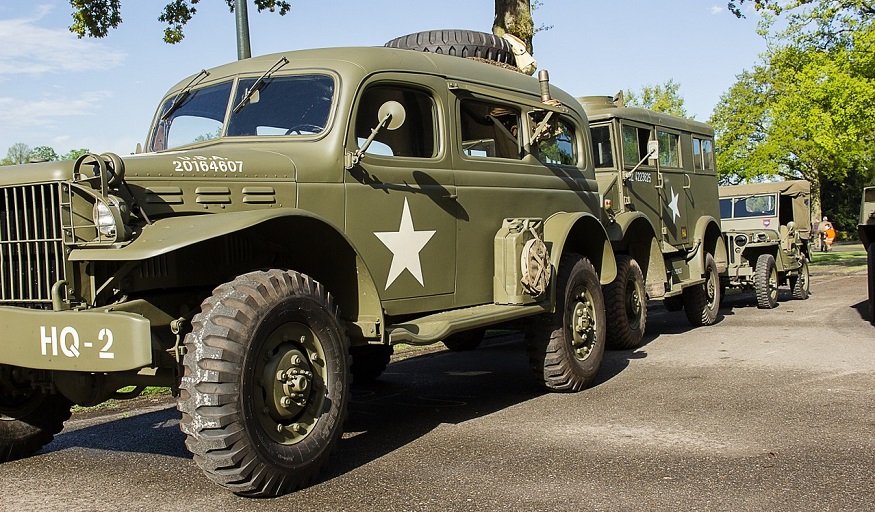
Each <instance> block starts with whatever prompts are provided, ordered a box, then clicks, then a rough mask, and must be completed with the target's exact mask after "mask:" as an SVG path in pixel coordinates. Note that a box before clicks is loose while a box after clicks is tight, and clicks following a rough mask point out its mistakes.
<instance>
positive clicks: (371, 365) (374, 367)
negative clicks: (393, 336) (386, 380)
mask: <svg viewBox="0 0 875 512" xmlns="http://www.w3.org/2000/svg"><path fill="white" fill-rule="evenodd" d="M392 352H393V349H392V346H391V345H359V346H355V347H349V354H350V356H352V366H350V369H349V371H350V373H352V381H353V382H354V383H356V384H368V383H371V382H374V381H375V380H377V378H378V377H379V376H380V375H382V374H383V372H384V371H386V367H387V366H389V361H390V360H391V358H392Z"/></svg>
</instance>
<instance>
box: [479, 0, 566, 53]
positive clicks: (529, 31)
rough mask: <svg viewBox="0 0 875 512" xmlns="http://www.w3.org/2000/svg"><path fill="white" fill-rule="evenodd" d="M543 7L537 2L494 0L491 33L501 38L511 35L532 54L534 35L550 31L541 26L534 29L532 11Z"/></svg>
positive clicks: (546, 27)
mask: <svg viewBox="0 0 875 512" xmlns="http://www.w3.org/2000/svg"><path fill="white" fill-rule="evenodd" d="M541 5H543V4H542V3H541V2H539V1H538V0H535V1H529V0H495V20H494V21H493V23H492V33H493V34H495V35H497V36H499V37H501V36H503V35H504V34H511V35H513V36H516V37H518V38H520V40H521V41H522V42H524V43H525V44H526V50H528V52H529V53H532V54H534V51H533V50H532V39H533V38H534V36H535V34H537V33H538V32H542V31H544V30H550V29H551V28H553V27H552V26H546V25H541V26H540V27H538V28H535V23H534V21H533V20H532V11H533V10H535V9H537V8H538V7H540V6H541Z"/></svg>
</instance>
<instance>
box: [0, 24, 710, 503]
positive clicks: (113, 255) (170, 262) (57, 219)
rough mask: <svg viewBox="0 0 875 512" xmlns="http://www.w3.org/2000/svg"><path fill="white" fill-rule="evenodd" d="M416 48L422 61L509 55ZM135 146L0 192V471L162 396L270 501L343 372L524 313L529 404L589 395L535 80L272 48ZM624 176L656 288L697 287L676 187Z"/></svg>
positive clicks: (348, 374)
mask: <svg viewBox="0 0 875 512" xmlns="http://www.w3.org/2000/svg"><path fill="white" fill-rule="evenodd" d="M431 35H432V36H434V37H437V38H438V39H439V46H440V47H441V48H442V50H443V51H442V52H440V53H457V54H458V55H464V54H468V55H471V56H477V57H480V58H484V57H486V58H490V59H496V56H497V57H500V58H503V57H502V56H507V55H509V53H510V51H511V50H510V49H509V48H507V47H504V46H502V43H503V42H502V41H501V40H496V39H495V38H493V36H491V35H487V34H480V35H477V34H476V33H469V32H465V31H448V32H442V33H435V34H431ZM148 133H149V134H148V139H147V140H146V141H145V149H144V150H142V151H140V152H138V153H137V154H134V155H130V156H118V155H115V154H110V153H104V154H93V155H85V156H83V157H82V158H79V159H78V160H76V161H70V162H49V163H39V164H28V165H22V166H17V167H9V168H4V170H3V173H2V175H0V193H2V194H3V200H2V201H0V216H2V222H0V228H2V229H0V325H2V332H3V333H4V334H3V336H2V338H0V458H2V460H10V459H15V458H19V457H24V456H27V455H28V454H30V453H32V452H34V451H36V450H38V449H39V448H40V447H41V446H43V445H44V444H45V443H47V442H49V441H50V440H51V439H52V436H53V435H54V434H55V433H57V432H59V431H60V430H61V428H62V426H63V423H64V421H65V420H66V419H68V418H69V417H70V407H71V405H72V404H79V405H95V404H98V403H101V402H103V401H105V400H107V399H110V398H113V397H117V398H125V397H130V396H132V395H136V394H137V392H139V390H141V389H142V387H143V386H147V385H162V386H170V387H171V388H173V389H174V391H175V392H177V393H179V402H178V407H179V410H180V411H181V413H182V420H181V427H182V430H183V431H184V432H185V434H186V435H187V441H186V446H187V447H188V448H189V449H190V450H191V451H192V452H193V453H194V460H195V462H196V463H197V464H198V465H199V466H200V467H201V469H202V470H203V471H204V472H205V473H206V474H207V476H208V477H209V478H210V479H212V480H213V481H215V482H217V483H218V484H220V485H222V486H224V487H226V488H228V489H230V490H231V491H233V492H235V493H238V494H241V495H246V496H276V495H279V494H282V493H285V492H288V491H290V490H293V489H296V488H298V487H300V486H302V485H306V484H307V483H308V482H309V481H310V480H311V479H312V478H314V476H315V475H316V473H317V471H318V470H319V469H320V468H321V467H322V466H324V465H325V464H326V462H327V461H328V458H329V455H330V453H331V452H332V449H333V448H334V447H335V446H336V444H337V442H338V439H339V438H340V435H341V433H342V426H343V421H344V419H345V417H346V412H347V406H348V404H349V401H350V383H351V382H352V376H355V377H356V378H360V379H363V380H366V379H373V378H375V377H376V376H378V375H379V374H380V372H382V370H383V369H384V368H385V366H386V364H387V362H388V361H389V354H390V352H391V347H392V346H393V345H395V344H398V343H410V344H416V345H424V344H430V343H436V342H440V341H442V340H450V343H449V344H450V345H452V344H453V343H452V340H453V339H454V338H453V337H454V336H467V339H462V340H461V341H459V338H456V341H457V342H458V343H457V346H459V344H461V345H462V346H464V345H466V344H469V345H470V344H471V343H472V342H471V336H472V334H470V333H482V329H484V328H485V327H487V326H491V325H496V324H506V323H508V322H511V321H514V320H520V319H526V321H525V326H526V336H527V347H528V357H529V360H530V363H531V366H532V368H533V370H534V375H535V378H536V380H537V382H538V383H539V384H540V385H541V386H543V387H545V388H547V389H549V390H557V391H577V390H581V389H583V388H585V387H587V386H589V385H590V384H591V383H592V382H593V380H594V379H595V376H596V373H597V372H598V369H599V366H600V363H601V360H602V354H603V350H604V343H605V328H606V319H605V308H604V300H603V295H602V286H604V285H608V284H610V283H611V282H612V281H614V279H615V277H616V275H617V271H616V264H615V261H614V251H613V249H612V246H611V240H610V239H609V238H608V234H607V233H606V231H605V228H604V227H603V226H602V222H601V219H600V216H601V215H602V207H603V200H602V198H601V197H600V196H599V192H598V183H597V180H596V172H595V166H594V164H595V162H593V159H592V151H591V147H590V145H591V141H590V138H589V125H588V122H587V119H586V115H585V113H584V112H583V109H582V108H581V106H580V104H579V103H578V102H577V101H576V100H575V99H574V98H573V97H571V96H569V95H568V94H567V93H565V92H563V91H562V90H560V89H558V88H555V87H552V86H551V85H550V84H549V83H548V82H547V80H546V77H544V78H542V79H541V80H540V81H539V80H538V79H535V78H533V77H530V76H526V75H524V74H521V73H519V72H516V71H513V70H508V69H502V68H501V67H499V66H494V65H490V64H484V63H482V62H476V61H473V60H469V59H462V58H458V57H452V56H448V55H439V54H437V53H436V52H429V53H425V52H416V51H410V50H405V49H395V48H336V49H322V50H306V51H295V52H287V53H280V54H274V55H266V56H261V57H255V58H251V59H245V60H241V61H238V62H234V63H231V64H227V65H223V66H219V67H216V68H213V69H208V70H204V71H200V72H198V73H195V74H194V75H192V76H190V77H188V78H185V79H184V80H182V81H181V82H179V83H178V84H177V85H175V86H173V87H172V88H171V89H170V91H168V92H167V94H166V95H165V96H164V98H163V99H162V101H161V103H160V105H159V106H158V109H157V111H156V113H155V116H154V119H153V121H152V125H151V128H150V129H149V132H148ZM682 141H683V142H682V143H683V144H689V143H690V139H689V137H688V136H687V135H686V134H685V133H684V135H683V138H682ZM676 149H677V148H676V147H675V149H674V150H676ZM674 150H673V151H674ZM684 151H687V153H689V151H691V148H690V147H688V146H684ZM687 153H685V156H684V157H683V158H684V159H686V158H687ZM700 156H701V155H700ZM647 171H648V172H650V173H651V174H652V179H651V182H650V183H648V186H650V187H651V188H654V187H656V186H657V185H662V186H663V187H664V190H663V189H662V188H660V189H659V192H658V193H659V194H660V196H659V197H660V198H661V199H662V200H663V201H666V204H665V205H664V208H663V209H662V210H661V211H660V213H659V214H658V216H657V218H656V219H655V220H654V222H657V221H658V222H662V223H659V224H655V225H654V226H653V227H652V229H653V230H654V231H655V232H657V233H659V232H662V230H663V229H667V230H669V232H670V236H669V237H668V238H667V239H666V240H665V244H666V245H662V246H661V247H663V248H664V247H668V244H671V245H672V247H675V246H677V247H678V251H681V252H680V253H679V254H677V255H676V256H675V255H673V256H672V257H671V259H670V260H669V261H668V264H667V265H666V268H665V269H663V268H662V267H660V270H659V271H658V272H657V273H659V274H660V277H661V279H660V281H664V282H666V283H668V284H666V285H665V293H666V294H680V291H681V290H680V286H679V285H676V283H677V282H679V281H680V280H684V282H689V283H691V284H696V285H698V286H699V287H700V288H701V284H702V283H703V282H706V281H708V280H709V279H710V275H711V274H713V273H715V272H716V271H717V267H716V266H715V265H714V261H713V258H711V252H710V251H713V250H715V248H716V247H717V241H716V240H715V239H713V237H709V236H708V233H709V232H710V231H708V230H705V231H702V232H700V231H699V227H700V225H699V223H693V224H690V223H688V222H687V219H688V218H690V217H689V215H690V211H691V209H692V208H698V207H699V206H698V205H697V206H695V207H693V206H691V205H690V204H688V203H689V195H688V193H687V192H686V190H687V189H686V188H685V186H686V185H688V184H689V183H688V182H687V181H684V180H685V179H686V178H680V177H678V178H675V176H674V174H671V177H670V178H668V177H666V178H665V179H663V178H661V177H660V175H659V174H658V173H659V172H660V171H659V169H656V168H653V167H648V168H647ZM636 172H645V171H644V170H636ZM703 172H704V171H703ZM708 172H710V173H712V174H713V169H711V170H709V171H708ZM636 176H637V175H636ZM690 179H691V180H696V179H698V177H697V176H691V177H690ZM635 183H636V185H637V183H638V182H637V181H636V182H635ZM654 190H656V189H655V188H654ZM656 193H657V192H654V194H656ZM669 203H670V204H669ZM616 204H618V205H619V204H622V203H621V202H619V201H618V202H617V203H616ZM714 204H715V205H716V197H715V198H714ZM669 211H670V212H671V213H667V212H669ZM670 215H674V217H671V216H670ZM659 219H663V220H659ZM700 237H702V238H701V239H700ZM662 240H663V239H662V238H660V239H659V241H660V242H662ZM654 243H656V242H654ZM649 247H650V245H648V244H645V245H644V249H647V248H649ZM657 248H658V249H659V248H660V246H657ZM634 254H637V253H634ZM643 254H644V255H645V256H646V254H647V253H646V252H645V253H643ZM673 254H674V253H673ZM659 260H660V262H661V261H662V260H661V259H659ZM688 260H690V261H691V262H692V264H693V268H694V270H692V271H691V273H690V275H688V271H687V270H686V266H685V264H686V262H687V261H688ZM708 297H709V299H708V300H712V301H716V299H717V297H716V295H713V294H712V295H709V296H708ZM691 300H696V301H699V302H698V304H699V306H702V303H704V301H705V300H706V299H705V295H703V293H699V294H698V295H695V297H693V298H691ZM700 309H703V308H701V307H700ZM699 314H703V315H704V314H710V313H707V312H706V311H700V312H699ZM708 318H711V317H710V316H709V317H708ZM706 320H707V319H706ZM466 333H468V334H466ZM474 341H476V337H475V338H474ZM124 386H136V389H135V390H134V391H133V392H131V393H127V394H125V395H119V394H118V393H117V390H119V389H120V388H122V387H124Z"/></svg>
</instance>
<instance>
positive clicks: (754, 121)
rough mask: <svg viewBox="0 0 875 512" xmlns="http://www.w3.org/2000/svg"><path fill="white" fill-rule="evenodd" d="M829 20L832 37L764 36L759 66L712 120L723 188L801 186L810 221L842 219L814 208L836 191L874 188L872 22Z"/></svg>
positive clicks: (800, 30)
mask: <svg viewBox="0 0 875 512" xmlns="http://www.w3.org/2000/svg"><path fill="white" fill-rule="evenodd" d="M797 3H799V2H797ZM805 3H806V4H807V3H812V4H813V2H805ZM827 3H830V2H828V1H827V0H821V1H820V2H818V3H817V4H816V5H812V8H815V7H816V8H820V7H823V6H824V5H825V4H827ZM836 3H841V2H836ZM790 5H793V4H790ZM815 10H816V9H815ZM811 12H814V11H811ZM818 12H820V11H818ZM832 19H833V22H831V23H845V22H847V25H845V27H844V29H839V27H838V25H835V24H833V25H831V26H832V28H833V30H834V32H835V35H834V36H823V34H820V35H818V34H816V33H814V32H809V31H808V30H809V29H810V26H809V25H804V24H803V25H798V26H795V28H794V30H795V31H794V32H791V33H789V34H787V33H786V32H784V31H781V32H780V33H779V34H772V36H771V37H770V38H769V43H770V44H769V51H768V52H767V53H766V54H765V55H764V56H763V62H762V63H761V64H760V65H758V66H756V67H755V68H754V69H753V70H752V71H746V72H744V73H742V74H741V75H739V80H738V82H736V84H735V85H733V87H732V88H731V89H730V90H729V91H728V92H727V93H726V94H724V95H723V96H722V97H721V99H720V102H719V104H718V106H717V108H716V109H715V111H714V114H713V115H712V117H711V124H712V125H713V126H714V128H715V130H716V132H717V164H718V170H719V171H720V173H721V179H722V180H723V181H724V182H736V181H741V180H748V181H749V180H757V179H763V178H764V177H768V176H782V177H785V178H791V179H793V178H797V179H798V178H804V179H806V180H808V181H809V182H811V187H812V197H813V205H812V206H813V213H814V215H815V216H816V217H820V215H821V205H822V206H823V210H824V211H827V212H833V211H836V210H839V209H841V208H840V206H841V205H840V204H835V203H823V204H822V203H821V198H822V197H823V198H826V199H827V200H828V201H833V200H841V199H837V198H843V197H846V196H847V195H848V194H846V193H844V192H842V191H839V190H834V189H841V188H846V187H849V186H851V184H852V183H859V182H865V181H868V182H872V181H875V168H873V166H872V164H871V162H872V160H873V156H875V151H873V146H875V112H873V110H872V108H871V105H873V104H875V23H873V22H872V19H871V17H870V19H868V20H865V21H860V20H858V19H857V18H854V20H855V21H852V22H848V21H847V18H844V17H841V16H838V17H835V16H834V17H833V18H832ZM794 23H795V21H794ZM787 35H789V37H786V38H785V36H787ZM824 37H825V38H824ZM816 38H821V39H820V40H819V42H818V41H816ZM855 192H856V194H859V188H857V189H856V190H855ZM840 222H841V219H840ZM840 227H842V228H844V229H848V228H849V227H850V226H846V225H840Z"/></svg>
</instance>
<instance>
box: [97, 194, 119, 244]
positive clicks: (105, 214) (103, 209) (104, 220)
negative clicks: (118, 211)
mask: <svg viewBox="0 0 875 512" xmlns="http://www.w3.org/2000/svg"><path fill="white" fill-rule="evenodd" d="M92 215H93V217H94V225H95V226H97V230H98V231H99V232H100V234H101V235H103V236H105V237H114V236H115V234H116V232H117V229H116V225H115V217H114V216H113V214H112V210H110V207H109V205H107V204H106V203H104V202H103V201H98V202H96V203H94V208H93V210H92Z"/></svg>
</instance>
